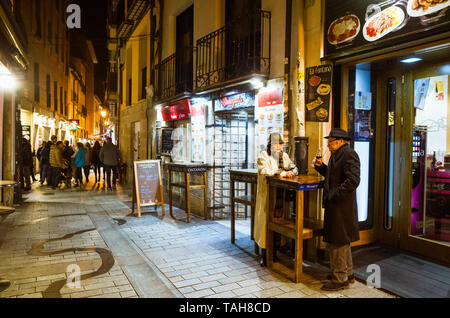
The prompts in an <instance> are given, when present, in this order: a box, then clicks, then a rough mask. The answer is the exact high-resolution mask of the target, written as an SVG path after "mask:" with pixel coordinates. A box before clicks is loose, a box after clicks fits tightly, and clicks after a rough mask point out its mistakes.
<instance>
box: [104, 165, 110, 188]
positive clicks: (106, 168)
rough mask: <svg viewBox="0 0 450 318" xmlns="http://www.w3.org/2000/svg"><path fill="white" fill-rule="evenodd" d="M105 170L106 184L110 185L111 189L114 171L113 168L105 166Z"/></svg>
mask: <svg viewBox="0 0 450 318" xmlns="http://www.w3.org/2000/svg"><path fill="white" fill-rule="evenodd" d="M105 170H106V184H107V185H108V188H111V170H112V167H110V166H105Z"/></svg>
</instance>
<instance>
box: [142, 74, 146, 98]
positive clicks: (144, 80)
mask: <svg viewBox="0 0 450 318" xmlns="http://www.w3.org/2000/svg"><path fill="white" fill-rule="evenodd" d="M146 87H147V67H144V68H143V69H142V71H141V99H145V98H146V96H147V91H146V90H145V88H146Z"/></svg>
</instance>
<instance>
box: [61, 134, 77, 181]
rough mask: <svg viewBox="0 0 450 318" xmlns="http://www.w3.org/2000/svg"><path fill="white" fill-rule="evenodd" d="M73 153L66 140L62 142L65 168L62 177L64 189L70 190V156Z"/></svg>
mask: <svg viewBox="0 0 450 318" xmlns="http://www.w3.org/2000/svg"><path fill="white" fill-rule="evenodd" d="M74 153H75V151H74V150H73V149H72V147H71V146H70V144H69V141H68V140H65V141H64V150H63V160H64V164H65V166H66V168H65V169H64V171H63V173H64V177H65V183H66V188H70V187H71V186H72V155H73V154H74Z"/></svg>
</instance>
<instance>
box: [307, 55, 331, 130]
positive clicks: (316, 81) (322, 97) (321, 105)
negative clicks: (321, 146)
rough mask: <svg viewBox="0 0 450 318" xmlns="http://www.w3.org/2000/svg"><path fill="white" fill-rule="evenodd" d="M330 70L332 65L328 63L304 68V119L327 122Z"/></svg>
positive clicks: (328, 114) (328, 115)
mask: <svg viewBox="0 0 450 318" xmlns="http://www.w3.org/2000/svg"><path fill="white" fill-rule="evenodd" d="M332 72H333V66H332V65H328V64H327V65H319V66H314V67H308V68H307V69H306V94H305V99H306V101H305V105H306V109H305V119H306V121H315V122H328V120H329V118H330V100H331V98H330V97H331V81H332Z"/></svg>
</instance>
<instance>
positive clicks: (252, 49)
mask: <svg viewBox="0 0 450 318" xmlns="http://www.w3.org/2000/svg"><path fill="white" fill-rule="evenodd" d="M270 46H271V13H270V12H268V11H257V12H255V13H253V14H250V15H248V16H246V17H245V18H244V19H242V18H241V19H239V20H236V21H233V22H232V23H230V24H228V25H225V26H224V27H222V28H220V29H218V30H216V31H214V32H212V33H210V34H208V35H206V36H204V37H203V38H200V39H199V40H197V59H196V65H197V66H196V70H195V74H196V76H195V92H196V93H199V92H205V91H209V90H214V89H215V88H217V87H221V86H224V85H227V84H231V83H233V82H239V81H241V80H245V79H246V78H250V77H254V76H261V77H268V75H269V72H270V58H271V49H270Z"/></svg>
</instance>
